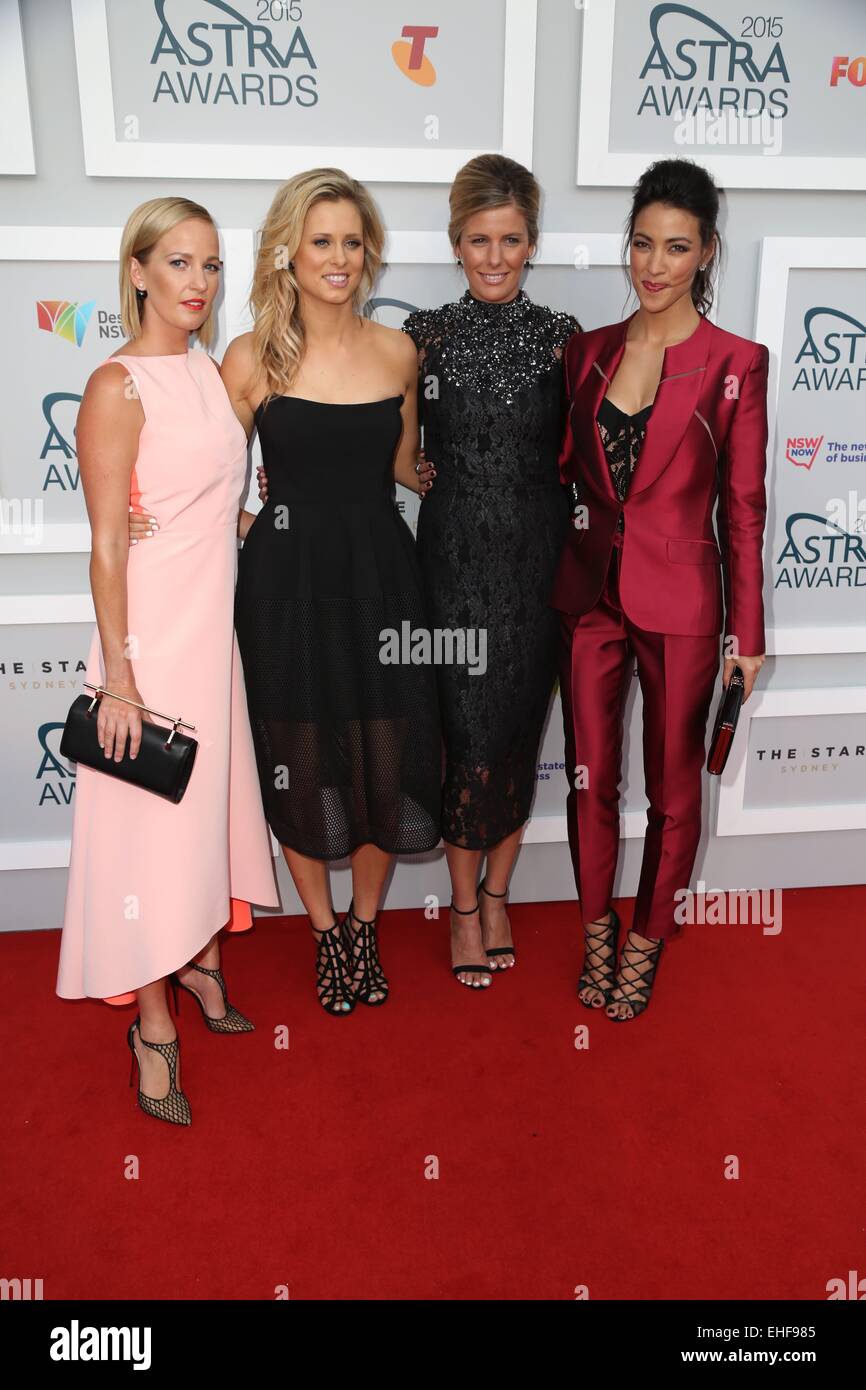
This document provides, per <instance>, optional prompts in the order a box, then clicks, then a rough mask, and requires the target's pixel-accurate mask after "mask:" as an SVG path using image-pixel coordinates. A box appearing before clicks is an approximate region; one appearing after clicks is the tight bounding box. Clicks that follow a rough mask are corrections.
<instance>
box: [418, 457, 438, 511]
mask: <svg viewBox="0 0 866 1390" xmlns="http://www.w3.org/2000/svg"><path fill="white" fill-rule="evenodd" d="M415 473H416V474H417V477H418V487H417V489H416V491H417V493H418V495H419V497H420V498H421V501H422V502H423V501H424V498H425V497H426V496H427V493H428V492H429V491H430V489H431V487H432V486H433V479H434V478H435V477H436V469H435V468H434V467H433V465H432V463H428V462H427V456H426V454H425V453H424V450H423V449H419V450H418V462H417V463H416V464H415Z"/></svg>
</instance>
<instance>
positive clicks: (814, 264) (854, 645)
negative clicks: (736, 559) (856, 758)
mask: <svg viewBox="0 0 866 1390" xmlns="http://www.w3.org/2000/svg"><path fill="white" fill-rule="evenodd" d="M791 270H866V237H811V236H801V237H785V236H781V237H764V238H763V240H762V242H761V251H760V261H759V267H758V295H757V300H756V305H755V338H756V340H757V341H758V342H759V343H766V345H767V347H768V348H769V349H770V377H769V384H768V388H767V424H768V427H769V428H768V441H769V442H768V446H767V448H768V470H767V486H768V491H770V490H771V488H772V485H773V482H774V480H775V477H776V460H777V459H778V458H779V457H780V453H779V449H778V448H777V440H776V431H777V428H778V416H779V385H780V372H779V368H780V363H781V360H782V347H783V344H784V337H785V316H786V313H787V305H788V278H789V272H790V271H791ZM768 530H769V528H768ZM772 563H773V557H772V551H771V550H770V537H769V534H768V535H767V537H766V538H765V545H764V568H765V572H771V570H772ZM766 636H767V651H768V653H770V654H771V655H773V656H793V655H821V654H823V653H826V652H864V651H866V625H863V626H858V625H856V624H854V623H850V624H848V625H846V626H843V627H769V628H767V633H766Z"/></svg>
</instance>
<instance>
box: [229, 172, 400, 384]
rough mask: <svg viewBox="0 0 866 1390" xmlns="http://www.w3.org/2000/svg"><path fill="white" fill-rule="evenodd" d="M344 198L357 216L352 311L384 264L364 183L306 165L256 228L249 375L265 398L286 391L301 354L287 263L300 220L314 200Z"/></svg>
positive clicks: (378, 226) (295, 291) (380, 231)
mask: <svg viewBox="0 0 866 1390" xmlns="http://www.w3.org/2000/svg"><path fill="white" fill-rule="evenodd" d="M340 198H346V199H348V201H349V202H351V203H354V205H355V207H356V208H357V209H358V212H359V213H360V214H361V228H362V237H363V241H364V269H363V272H362V274H361V279H360V281H359V284H358V287H357V289H356V290H355V291H354V293H353V295H352V304H353V307H354V310H355V312H356V313H359V312H360V310H361V309H362V307H363V305H364V304H365V302H366V301H367V299H368V298H369V297H370V292H371V291H372V288H373V285H374V284H375V281H376V276H377V275H378V273H379V269H380V267H381V265H382V251H383V249H384V245H385V228H384V226H383V225H382V219H381V217H380V215H379V210H378V208H377V207H376V204H375V203H374V201H373V199H372V198H371V196H370V194H369V193H368V191H367V189H366V188H365V187H364V185H363V184H362V183H358V181H357V179H353V178H351V177H350V176H349V175H348V174H346V173H344V172H343V170H342V169H307V170H305V172H304V173H302V174H296V175H295V176H294V178H291V179H289V180H288V182H287V183H284V184H283V186H282V188H280V189H279V190H278V191H277V193H276V195H275V197H274V200H273V202H272V203H271V206H270V208H269V209H268V214H267V216H266V218H265V220H264V223H263V224H262V227H261V229H260V231H259V243H258V248H257V252H256V264H255V270H254V272H253V285H252V290H251V292H250V297H249V305H250V310H251V313H252V316H253V325H254V326H253V341H252V351H253V360H254V364H255V366H254V371H253V376H254V378H255V379H256V380H259V381H264V384H265V397H264V400H265V402H267V400H268V399H270V397H271V396H278V395H285V394H286V393H287V392H288V389H289V387H290V386H291V384H292V381H293V380H294V378H295V376H296V375H297V373H298V368H299V367H300V364H301V358H302V357H303V354H304V343H305V334H304V324H303V320H302V318H301V292H300V287H299V285H298V282H297V280H296V279H295V275H294V272H293V270H292V269H291V264H290V263H291V261H292V258H293V256H294V255H295V253H296V251H297V249H298V247H299V246H300V244H301V237H302V236H303V232H304V223H305V221H306V218H307V214H308V213H309V211H310V209H311V208H312V207H314V206H315V204H316V203H321V202H336V201H337V200H338V199H340Z"/></svg>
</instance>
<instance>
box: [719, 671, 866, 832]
mask: <svg viewBox="0 0 866 1390" xmlns="http://www.w3.org/2000/svg"><path fill="white" fill-rule="evenodd" d="M801 714H818V715H827V714H866V686H863V685H852V686H830V687H827V686H823V687H822V686H816V687H813V688H812V689H809V690H761V691H758V690H755V691H754V692H753V694H752V695H751V696H750V697H749V700H748V701H747V702H746V704H745V705H743V708H742V711H741V713H740V723H739V726H738V728H737V738H736V742H735V744H734V747H733V749H732V750H731V755H730V758H729V760H728V766H727V767H726V768H725V770H724V772H723V773H722V776H721V779H720V780H721V786H720V788H719V803H718V814H717V816H716V834H717V835H790V834H796V833H798V832H799V833H808V832H814V831H818V830H864V829H866V792H864V797H863V800H862V801H840V802H829V803H828V804H827V805H824V806H804V805H793V806H760V807H755V808H753V809H752V810H749V809H748V808H747V807H745V806H744V805H743V799H744V795H745V790H746V768H747V760H746V752H747V749H748V744H749V731H750V728H751V721H752V720H753V719H773V718H777V717H779V716H785V715H801Z"/></svg>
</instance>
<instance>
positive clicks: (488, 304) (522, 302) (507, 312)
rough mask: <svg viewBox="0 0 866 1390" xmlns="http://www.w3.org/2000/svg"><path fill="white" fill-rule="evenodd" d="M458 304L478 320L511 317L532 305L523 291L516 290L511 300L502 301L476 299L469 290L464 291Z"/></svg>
mask: <svg viewBox="0 0 866 1390" xmlns="http://www.w3.org/2000/svg"><path fill="white" fill-rule="evenodd" d="M458 303H459V304H461V305H462V306H463V308H464V309H468V310H469V311H470V312H471V313H473V314H475V315H477V316H478V317H480V318H493V317H495V316H505V317H511V315H513V314H515V313H518V312H519V311H520V310H522V309H525V308H526V307H527V306H528V305H529V304H531V303H532V300H531V299H530V298H529V295H528V294H527V293H526V291H525V290H518V291H517V294H516V295H515V296H514V298H513V299H503V300H497V299H478V298H477V297H476V296H475V295H474V294H473V293H472V291H471V290H465V291H464V292H463V295H462V297H461V298H460V299H459V300H458Z"/></svg>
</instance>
